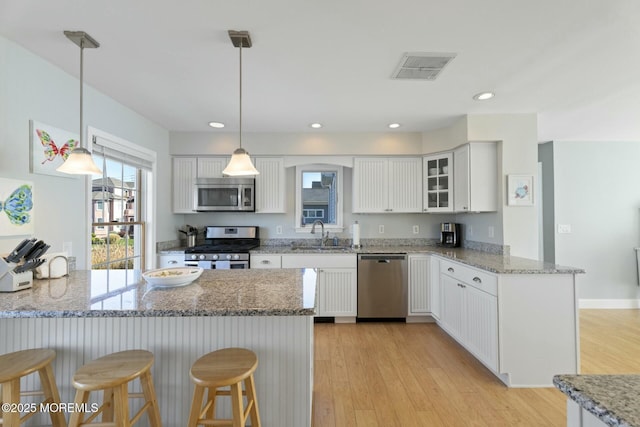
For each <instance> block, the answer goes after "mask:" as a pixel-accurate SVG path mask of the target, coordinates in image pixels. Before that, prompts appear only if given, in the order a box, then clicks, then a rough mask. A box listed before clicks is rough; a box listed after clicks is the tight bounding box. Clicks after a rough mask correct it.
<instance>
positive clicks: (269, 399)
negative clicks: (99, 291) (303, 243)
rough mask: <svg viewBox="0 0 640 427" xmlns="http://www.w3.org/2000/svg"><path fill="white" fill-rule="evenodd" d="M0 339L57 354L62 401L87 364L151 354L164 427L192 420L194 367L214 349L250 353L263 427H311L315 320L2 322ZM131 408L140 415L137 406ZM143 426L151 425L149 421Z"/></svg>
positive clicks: (6, 346)
mask: <svg viewBox="0 0 640 427" xmlns="http://www.w3.org/2000/svg"><path fill="white" fill-rule="evenodd" d="M0 337H2V340H1V341H0V353H8V352H12V351H17V350H22V349H26V348H34V347H46V348H52V349H54V350H55V351H56V353H57V356H56V359H55V361H54V372H55V376H56V382H57V383H58V387H59V389H60V395H61V400H62V402H73V396H74V389H73V387H72V385H71V378H72V376H73V374H74V372H75V371H76V370H77V369H78V368H79V367H80V366H82V365H83V364H84V363H86V362H88V361H90V360H92V359H95V358H98V357H100V356H103V355H105V354H108V353H111V352H116V351H121V350H127V349H134V348H141V349H147V350H149V351H151V352H153V354H154V355H155V363H154V366H153V368H152V374H153V381H154V384H155V388H156V392H157V394H158V400H159V404H160V414H161V417H162V422H163V425H164V426H165V427H183V426H184V425H185V424H186V422H187V419H188V416H189V407H190V406H189V405H190V403H191V397H192V393H193V385H192V384H191V381H190V378H189V369H190V367H191V365H192V364H193V362H195V361H196V360H197V359H198V358H199V357H200V356H202V355H203V354H205V353H208V352H210V351H213V350H216V349H220V348H226V347H244V348H248V349H251V350H253V351H254V352H255V353H256V354H257V355H258V358H259V363H258V368H257V370H256V372H255V380H256V389H257V396H258V402H260V415H261V419H262V425H264V426H289V427H299V426H310V425H311V402H312V389H313V317H311V316H246V317H232V316H220V317H89V318H5V319H0ZM24 386H26V387H28V389H33V388H36V387H39V380H38V379H37V378H36V377H33V376H32V378H29V379H28V380H27V381H25V384H24ZM134 391H137V390H134ZM224 400H226V399H223V401H224ZM131 403H132V405H131V410H132V411H136V410H137V409H138V408H139V407H138V406H136V404H137V403H136V402H135V401H132V402H131ZM221 403H222V402H221ZM219 406H220V408H219V411H220V412H219V414H220V415H221V416H223V417H227V418H229V417H230V410H229V404H228V402H224V404H221V405H219ZM45 415H46V414H45ZM65 415H66V416H68V414H65ZM47 422H48V421H47V417H40V418H39V416H34V417H33V418H32V419H31V420H29V421H28V423H27V424H26V426H36V425H42V424H46V423H47ZM139 425H141V426H147V425H148V422H147V419H146V417H143V418H142V420H141V422H140V424H139Z"/></svg>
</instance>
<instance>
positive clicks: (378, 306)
mask: <svg viewBox="0 0 640 427" xmlns="http://www.w3.org/2000/svg"><path fill="white" fill-rule="evenodd" d="M407 283H408V281H407V255H406V254H360V255H358V317H359V318H399V317H406V316H407Z"/></svg>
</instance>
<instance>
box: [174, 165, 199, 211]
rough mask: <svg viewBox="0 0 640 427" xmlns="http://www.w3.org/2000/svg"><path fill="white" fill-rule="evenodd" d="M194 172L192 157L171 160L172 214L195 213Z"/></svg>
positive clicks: (195, 168)
mask: <svg viewBox="0 0 640 427" xmlns="http://www.w3.org/2000/svg"><path fill="white" fill-rule="evenodd" d="M196 171H197V166H196V159H195V158H194V157H174V158H173V194H172V197H173V213H195V212H194V211H193V190H194V183H195V179H196Z"/></svg>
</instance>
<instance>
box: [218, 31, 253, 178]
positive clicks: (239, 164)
mask: <svg viewBox="0 0 640 427" xmlns="http://www.w3.org/2000/svg"><path fill="white" fill-rule="evenodd" d="M229 38H230V39H231V42H232V43H233V45H234V46H235V47H237V48H239V50H240V147H239V148H237V149H236V150H235V151H234V152H233V155H232V156H231V160H230V161H229V164H228V165H227V167H226V168H225V169H224V170H223V171H222V174H223V175H228V176H249V175H258V174H259V173H260V172H258V171H257V169H256V168H255V167H254V166H253V163H252V162H251V158H249V153H247V151H246V150H245V149H244V148H242V48H243V47H247V48H248V47H251V36H249V32H248V31H233V30H229Z"/></svg>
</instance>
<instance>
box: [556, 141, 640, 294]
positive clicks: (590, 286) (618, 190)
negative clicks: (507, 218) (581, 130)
mask: <svg viewBox="0 0 640 427" xmlns="http://www.w3.org/2000/svg"><path fill="white" fill-rule="evenodd" d="M639 160H640V142H575V141H572V142H569V141H554V142H553V163H554V181H555V225H556V235H555V256H556V263H558V264H563V265H573V266H578V267H583V268H584V269H585V270H586V274H585V275H584V276H580V277H579V280H578V284H579V293H578V295H579V297H580V299H581V300H585V299H596V300H597V299H600V300H602V299H616V300H626V299H630V300H637V299H638V297H639V296H640V288H638V282H637V280H638V279H637V270H636V258H635V251H634V250H633V248H634V247H638V246H640V190H639V189H638V183H640V168H639V167H638V161H639ZM558 224H566V225H570V226H571V233H570V234H558V233H557V225H558ZM605 306H606V304H605Z"/></svg>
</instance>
